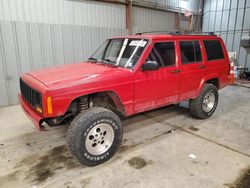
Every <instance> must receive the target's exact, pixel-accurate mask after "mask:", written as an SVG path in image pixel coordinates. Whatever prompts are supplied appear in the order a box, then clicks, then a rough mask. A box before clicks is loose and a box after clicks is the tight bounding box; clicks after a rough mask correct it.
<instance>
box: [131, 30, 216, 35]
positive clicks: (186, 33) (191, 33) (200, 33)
mask: <svg viewBox="0 0 250 188" xmlns="http://www.w3.org/2000/svg"><path fill="white" fill-rule="evenodd" d="M148 33H155V34H163V33H165V34H167V35H214V36H216V35H215V33H214V32H193V31H188V32H187V31H186V32H185V31H184V32H182V31H147V32H140V33H136V34H135V35H143V34H148Z"/></svg>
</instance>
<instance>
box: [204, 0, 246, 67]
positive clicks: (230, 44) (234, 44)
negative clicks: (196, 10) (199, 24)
mask: <svg viewBox="0 0 250 188" xmlns="http://www.w3.org/2000/svg"><path fill="white" fill-rule="evenodd" d="M249 17H250V0H237V1H236V0H205V1H204V17H203V31H213V32H215V33H216V34H217V35H220V36H221V37H222V38H223V40H224V42H225V43H226V46H227V50H228V51H229V52H237V60H238V63H239V64H240V65H241V66H246V67H248V68H249V69H250V51H249V49H245V48H243V47H240V39H241V38H242V37H244V36H249V31H250V19H249Z"/></svg>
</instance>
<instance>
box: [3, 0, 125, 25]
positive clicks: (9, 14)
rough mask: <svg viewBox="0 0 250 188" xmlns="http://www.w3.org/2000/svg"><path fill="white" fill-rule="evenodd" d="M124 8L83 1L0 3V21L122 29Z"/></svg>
mask: <svg viewBox="0 0 250 188" xmlns="http://www.w3.org/2000/svg"><path fill="white" fill-rule="evenodd" d="M125 11H126V10H125V6H124V5H119V4H111V3H102V2H96V1H84V0H81V1H79V0H0V20H8V21H20V22H34V23H50V24H70V25H83V26H90V27H112V28H125V23H126V20H125Z"/></svg>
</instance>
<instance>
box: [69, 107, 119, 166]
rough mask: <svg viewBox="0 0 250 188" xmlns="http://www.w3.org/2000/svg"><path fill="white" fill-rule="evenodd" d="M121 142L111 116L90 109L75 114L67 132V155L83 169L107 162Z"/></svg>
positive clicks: (101, 109)
mask: <svg viewBox="0 0 250 188" xmlns="http://www.w3.org/2000/svg"><path fill="white" fill-rule="evenodd" d="M121 141H122V123H121V120H120V119H119V117H118V116H117V115H116V114H115V113H114V112H112V111H110V110H108V109H105V108H102V107H93V108H90V109H87V110H86V111H84V112H83V113H80V114H78V115H77V116H76V117H75V119H74V120H73V121H72V123H71V125H70V127H69V129H68V132H67V146H68V149H69V151H70V152H71V153H72V155H73V156H75V157H76V158H77V159H78V161H79V162H80V163H82V164H84V165H87V166H95V165H98V164H101V163H103V162H105V161H107V160H109V159H110V158H111V157H112V156H113V155H114V154H115V152H116V151H117V149H118V148H119V146H120V143H121Z"/></svg>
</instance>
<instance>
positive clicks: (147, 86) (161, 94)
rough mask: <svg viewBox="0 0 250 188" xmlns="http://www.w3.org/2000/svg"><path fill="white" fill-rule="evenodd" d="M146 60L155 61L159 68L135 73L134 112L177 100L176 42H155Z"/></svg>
mask: <svg viewBox="0 0 250 188" xmlns="http://www.w3.org/2000/svg"><path fill="white" fill-rule="evenodd" d="M146 61H156V62H157V63H158V64H159V66H160V68H159V69H158V70H154V71H144V70H140V71H139V72H137V73H136V74H135V89H134V91H135V95H134V110H135V112H136V113H138V112H142V111H145V110H149V109H153V108H156V107H159V106H163V105H166V104H170V103H174V102H176V101H177V100H178V94H179V91H178V89H179V69H178V66H177V65H178V64H177V56H176V42H175V41H159V42H156V43H155V44H154V46H153V48H152V50H151V52H150V54H149V56H148V58H147V60H146ZM144 63H145V62H144Z"/></svg>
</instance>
